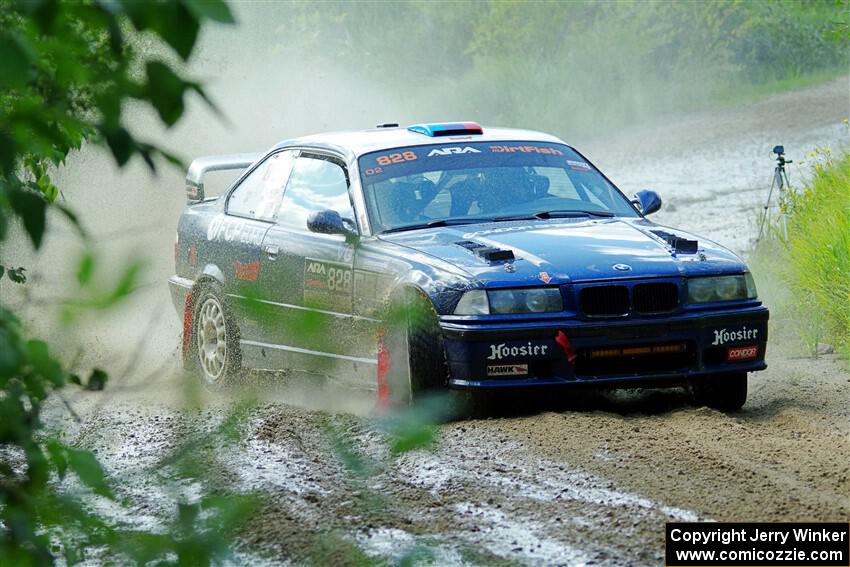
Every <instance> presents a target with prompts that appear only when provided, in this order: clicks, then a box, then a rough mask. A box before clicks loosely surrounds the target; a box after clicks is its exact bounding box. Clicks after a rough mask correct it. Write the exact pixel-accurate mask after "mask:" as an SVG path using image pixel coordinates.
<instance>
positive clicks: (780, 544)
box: [664, 522, 850, 567]
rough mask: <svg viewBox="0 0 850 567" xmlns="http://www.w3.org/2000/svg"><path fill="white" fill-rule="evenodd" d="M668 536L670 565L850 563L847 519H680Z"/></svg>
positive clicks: (843, 566) (840, 566)
mask: <svg viewBox="0 0 850 567" xmlns="http://www.w3.org/2000/svg"><path fill="white" fill-rule="evenodd" d="M665 537H666V547H665V551H664V562H665V565H667V566H668V567H701V566H704V565H706V566H710V565H726V566H730V567H731V566H735V567H749V566H759V567H771V566H782V565H787V566H789V567H791V566H798V567H848V566H850V524H848V523H840V522H833V523H818V522H801V523H738V522H734V523H733V522H716V523H711V522H676V523H668V524H667V528H666V535H665Z"/></svg>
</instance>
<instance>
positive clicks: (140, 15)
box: [0, 0, 244, 566]
mask: <svg viewBox="0 0 850 567" xmlns="http://www.w3.org/2000/svg"><path fill="white" fill-rule="evenodd" d="M210 21H215V22H221V23H226V24H229V23H233V21H234V20H233V17H232V15H231V12H230V9H229V8H228V6H227V5H226V4H225V3H224V1H223V0H167V1H163V2H138V1H134V0H119V1H117V2H108V1H105V0H103V1H102V0H94V1H83V2H58V1H56V0H20V1H18V2H10V1H8V0H0V241H3V240H5V239H6V238H8V236H9V227H10V225H11V223H12V222H14V221H15V220H17V221H20V223H21V225H22V226H23V229H24V230H25V232H26V234H27V235H28V237H29V239H30V240H31V241H32V244H33V245H34V246H35V248H36V249H38V248H39V247H40V246H41V243H42V240H43V236H44V234H45V231H46V230H47V218H48V217H47V215H46V212H47V209H48V208H49V207H55V208H57V209H58V210H60V211H62V213H64V214H65V216H66V217H67V218H68V219H70V221H71V222H72V223H74V225H75V226H76V227H77V228H78V230H79V232H80V234H81V235H82V236H83V237H84V236H85V230H84V228H83V227H82V226H81V225H80V223H79V222H78V220H77V217H76V215H75V214H74V212H73V210H72V209H71V208H69V207H68V206H66V205H64V204H59V203H58V202H57V201H56V199H57V197H58V196H59V194H60V192H61V189H60V188H59V187H57V186H56V185H55V184H54V183H53V181H52V179H51V176H50V172H51V171H52V170H53V169H54V168H56V167H58V166H60V165H61V164H62V163H63V162H64V160H65V159H66V157H67V156H68V154H69V152H70V151H71V150H73V149H79V148H80V147H81V146H82V144H84V143H89V144H100V145H105V146H106V147H108V149H109V151H110V152H111V154H112V156H113V157H114V158H115V161H116V162H117V163H118V165H120V166H123V165H124V164H126V163H127V162H128V161H129V160H130V159H131V158H132V157H133V156H139V157H141V158H142V159H143V160H144V161H145V162H146V163H147V164H148V166H149V167H150V168H151V169H156V167H157V165H158V164H159V163H161V162H162V160H163V159H164V161H166V162H171V163H175V164H179V160H178V159H177V158H176V157H175V156H173V155H171V154H169V153H168V152H166V151H164V150H163V149H161V148H159V147H158V146H156V145H155V144H153V143H150V142H147V141H144V140H141V139H138V138H137V137H135V136H134V135H133V134H131V133H130V131H129V130H128V129H127V127H126V126H125V121H124V120H125V116H124V112H123V110H124V105H125V103H126V102H128V101H130V100H137V101H142V103H144V104H147V105H150V106H151V107H153V108H154V109H155V110H156V112H157V113H158V115H159V117H160V118H161V119H162V121H163V122H164V123H165V124H166V125H167V126H172V125H174V124H175V123H177V122H178V121H179V120H180V118H181V116H182V114H183V110H184V99H185V97H186V95H187V93H190V92H194V93H197V94H198V95H200V96H201V97H203V98H204V99H205V100H207V102H208V103H209V100H208V99H206V96H205V94H204V91H203V89H202V88H201V86H200V85H199V84H198V83H196V82H194V81H192V80H190V79H188V78H186V77H184V76H183V75H182V73H181V72H180V71H178V70H176V67H177V66H176V65H175V64H173V63H169V62H168V61H167V60H166V58H161V57H153V56H150V55H149V54H142V53H139V52H138V50H136V49H134V48H133V45H136V44H138V43H139V42H140V41H145V42H148V43H151V44H152V45H153V46H154V50H155V51H157V52H159V53H162V54H163V56H164V57H170V58H171V59H172V60H174V56H173V55H172V54H171V53H168V51H169V50H171V51H173V53H174V54H176V56H177V60H178V61H179V60H183V61H186V60H187V59H188V58H189V56H190V55H191V53H192V49H193V47H194V45H195V42H196V39H197V37H198V32H199V30H200V29H201V26H202V25H204V24H205V23H207V22H210ZM146 51H147V50H146ZM2 263H4V262H2V258H0V264H2ZM4 275H5V276H6V277H7V278H8V279H10V280H11V281H12V282H15V283H24V282H25V279H26V277H25V270H24V269H23V268H21V267H14V268H12V267H8V266H6V267H4V266H2V265H0V278H2V277H3V276H4ZM90 277H91V259H90V258H88V259H86V260H84V261H83V263H82V264H81V265H80V269H79V272H78V280H79V283H80V284H81V285H85V284H86V283H87V282H88V280H89V279H90ZM133 278H134V273H133V272H132V270H131V271H130V272H128V274H126V275H125V277H124V278H122V279H121V281H120V282H119V284H118V286H117V287H116V289H114V290H112V291H111V292H110V293H109V294H107V296H106V297H105V298H104V299H103V302H104V304H111V303H115V302H117V301H119V300H120V299H121V298H122V297H124V296H125V295H127V294H128V293H130V292H131V291H132V289H133ZM105 382H106V374H105V373H104V372H103V371H102V370H98V369H96V370H94V371H93V372H92V373H91V375H90V376H88V378H87V379H86V380H85V381H83V380H82V379H81V378H80V377H78V376H75V375H73V374H71V373H70V372H69V371H68V370H66V369H65V368H64V367H63V365H62V364H61V363H60V361H59V360H58V359H56V358H55V357H54V356H53V355H51V353H50V348H49V346H48V344H47V343H45V342H44V341H41V340H38V339H35V338H28V337H27V336H26V333H25V331H24V329H23V328H22V325H21V324H20V322H19V320H18V318H17V317H16V316H15V313H14V312H13V311H12V310H11V309H10V308H8V306H6V305H3V302H2V299H0V415H2V419H0V564H2V565H22V566H25V565H47V564H52V563H54V561H55V560H56V555H57V553H59V554H61V555H62V556H63V557H64V560H65V562H66V563H68V564H73V563H76V562H78V561H80V560H82V559H83V558H84V553H85V551H84V550H85V549H86V548H88V547H90V546H97V547H99V548H100V550H101V551H103V550H106V551H107V552H108V553H119V554H123V555H124V556H126V557H129V558H130V559H133V560H135V561H138V562H141V563H145V562H147V561H152V560H157V561H160V562H162V563H160V564H164V563H169V562H174V561H175V559H176V561H177V562H178V563H179V564H189V563H191V564H208V563H210V562H211V561H212V560H214V559H215V558H216V557H218V556H220V555H221V554H223V553H225V552H226V551H227V546H226V545H223V544H222V541H221V538H220V537H219V536H220V534H219V533H216V531H215V530H200V529H198V525H199V523H204V522H205V523H206V524H205V525H207V526H208V527H209V526H210V525H215V526H216V527H217V528H221V525H220V524H219V523H217V522H221V521H223V518H224V519H226V518H227V517H232V514H234V513H236V512H240V511H244V507H240V505H238V503H237V505H236V506H233V505H232V504H233V503H232V502H225V501H224V500H222V499H221V498H207V499H203V500H202V501H201V502H199V503H197V504H193V505H189V504H184V505H181V506H180V507H179V510H178V514H177V520H176V522H175V525H174V526H173V527H172V529H171V530H169V531H167V532H166V533H159V534H152V533H138V532H133V533H127V532H124V533H122V532H121V531H120V530H119V529H117V528H115V527H114V526H112V525H111V524H110V522H109V521H108V520H107V519H104V518H101V517H99V516H98V515H97V514H96V513H93V512H90V511H88V510H87V508H86V506H85V505H84V504H83V503H82V502H80V501H78V500H77V499H75V498H73V497H71V496H69V495H67V494H63V493H62V492H60V491H58V490H56V489H55V487H54V486H53V483H52V480H53V479H61V478H64V477H65V476H66V475H68V474H73V475H75V476H76V477H77V478H78V479H79V481H80V482H81V483H82V484H83V485H85V486H87V487H88V488H89V489H90V490H91V491H92V492H93V493H94V494H96V495H99V496H100V497H103V498H114V495H113V492H112V489H111V488H110V486H109V482H108V480H107V478H106V475H105V474H104V471H103V469H102V467H101V465H100V464H99V463H98V461H97V460H96V458H95V457H94V456H93V455H92V454H91V453H90V452H88V451H84V450H81V449H78V448H75V447H71V446H68V445H66V444H64V443H63V442H62V441H61V440H60V439H58V438H54V437H51V436H50V435H48V434H46V433H45V431H44V430H43V427H42V423H41V421H40V412H41V409H42V406H43V404H44V402H45V401H46V400H47V399H48V397H49V396H51V395H52V394H55V393H56V392H58V391H59V390H61V389H62V388H64V387H66V386H67V385H68V384H69V383H74V384H77V385H79V386H83V387H86V388H88V389H101V388H103V386H104V384H105ZM201 511H204V514H201V513H200V512H201ZM231 519H232V518H231Z"/></svg>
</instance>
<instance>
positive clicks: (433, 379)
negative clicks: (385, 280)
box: [378, 290, 448, 407]
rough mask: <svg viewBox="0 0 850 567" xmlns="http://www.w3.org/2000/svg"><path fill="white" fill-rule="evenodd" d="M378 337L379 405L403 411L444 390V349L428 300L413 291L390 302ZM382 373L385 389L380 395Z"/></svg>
mask: <svg viewBox="0 0 850 567" xmlns="http://www.w3.org/2000/svg"><path fill="white" fill-rule="evenodd" d="M381 335H382V336H379V346H378V352H379V354H378V360H379V362H378V367H379V368H378V397H379V399H378V401H379V403H381V402H384V401H385V402H386V403H388V404H389V405H391V406H395V407H405V406H410V405H414V404H419V402H421V401H423V400H425V399H426V398H429V397H431V396H432V395H436V394H439V393H441V392H444V391H445V390H446V388H447V385H448V365H447V364H446V354H445V347H444V345H443V336H442V333H441V332H440V326H439V318H438V315H437V312H436V310H435V309H434V306H433V304H432V303H431V301H430V300H428V299H427V298H426V297H424V296H423V295H422V294H421V293H419V292H416V291H413V290H410V291H406V292H404V293H403V294H402V295H401V296H400V297H399V298H398V299H397V300H396V301H394V302H393V307H392V308H391V309H390V313H389V315H388V317H387V322H386V327H385V328H384V330H383V333H382V334H381ZM382 367H383V368H382ZM382 372H384V373H385V375H384V378H385V386H386V391H384V393H383V394H382V392H381V390H382V376H381V374H382ZM382 397H383V398H384V399H383V400H382Z"/></svg>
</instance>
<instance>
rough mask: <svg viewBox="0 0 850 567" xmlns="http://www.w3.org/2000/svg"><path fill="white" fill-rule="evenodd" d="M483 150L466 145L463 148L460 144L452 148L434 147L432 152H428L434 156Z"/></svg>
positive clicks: (430, 155)
mask: <svg viewBox="0 0 850 567" xmlns="http://www.w3.org/2000/svg"><path fill="white" fill-rule="evenodd" d="M480 153H481V150H476V149H475V148H471V147H469V146H466V147H465V148H461V147H460V146H452V147H450V148H434V149H433V150H431V151H430V152H428V157H434V156H450V155H452V154H480Z"/></svg>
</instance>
